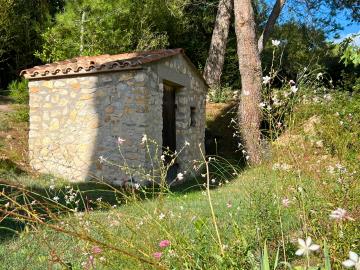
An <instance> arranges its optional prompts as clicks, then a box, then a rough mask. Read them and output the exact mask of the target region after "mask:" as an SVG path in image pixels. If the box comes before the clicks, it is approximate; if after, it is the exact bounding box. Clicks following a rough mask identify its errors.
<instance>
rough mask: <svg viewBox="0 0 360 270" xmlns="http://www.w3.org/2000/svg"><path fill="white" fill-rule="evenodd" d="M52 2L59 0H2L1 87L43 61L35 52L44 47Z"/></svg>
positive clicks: (0, 34) (0, 0)
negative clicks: (42, 43)
mask: <svg viewBox="0 0 360 270" xmlns="http://www.w3.org/2000/svg"><path fill="white" fill-rule="evenodd" d="M52 2H56V1H51V2H50V3H48V2H47V1H43V0H34V1H28V0H0V6H1V8H0V88H1V87H3V88H5V87H6V85H7V84H8V83H9V82H10V81H11V80H13V79H16V78H17V77H18V75H19V72H20V71H21V70H22V69H24V68H26V67H29V66H34V65H36V64H38V63H39V61H38V60H36V59H35V58H34V52H35V51H36V50H37V49H39V48H40V47H41V42H42V41H41V33H42V32H43V31H44V30H45V29H46V27H47V26H48V23H49V22H50V16H49V8H50V6H52V5H53V3H52Z"/></svg>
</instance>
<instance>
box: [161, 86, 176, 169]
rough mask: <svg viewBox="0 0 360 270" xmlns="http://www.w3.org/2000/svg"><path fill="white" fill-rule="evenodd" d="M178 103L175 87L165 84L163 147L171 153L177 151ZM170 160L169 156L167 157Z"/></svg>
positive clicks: (167, 160)
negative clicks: (176, 103) (176, 101)
mask: <svg viewBox="0 0 360 270" xmlns="http://www.w3.org/2000/svg"><path fill="white" fill-rule="evenodd" d="M175 113H176V105H175V87H173V86H170V85H166V84H164V96H163V113H162V115H163V130H162V139H163V145H162V146H163V149H164V151H166V150H165V149H167V148H168V149H169V150H170V152H171V153H174V152H175V151H176V114H175ZM166 162H169V158H167V159H166Z"/></svg>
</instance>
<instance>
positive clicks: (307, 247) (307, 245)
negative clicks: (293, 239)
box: [295, 237, 320, 256]
mask: <svg viewBox="0 0 360 270" xmlns="http://www.w3.org/2000/svg"><path fill="white" fill-rule="evenodd" d="M298 242H299V246H300V248H299V249H298V250H297V251H296V252H295V254H296V255H298V256H303V255H305V256H307V255H309V254H310V252H311V251H316V250H318V249H319V248H320V246H319V245H316V244H313V243H312V240H311V238H310V237H308V238H306V241H305V240H303V239H300V238H299V239H298Z"/></svg>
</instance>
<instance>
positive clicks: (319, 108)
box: [0, 97, 360, 270]
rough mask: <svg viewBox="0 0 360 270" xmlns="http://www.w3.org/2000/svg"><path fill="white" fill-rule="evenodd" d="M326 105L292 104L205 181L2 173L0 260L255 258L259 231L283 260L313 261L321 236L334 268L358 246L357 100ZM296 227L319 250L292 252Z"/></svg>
mask: <svg viewBox="0 0 360 270" xmlns="http://www.w3.org/2000/svg"><path fill="white" fill-rule="evenodd" d="M330 105H331V106H330ZM330 105H329V104H325V103H324V104H315V105H311V106H307V107H306V110H305V109H304V108H302V109H300V110H298V111H297V112H295V114H294V118H293V121H295V122H296V123H297V125H296V126H293V128H291V129H289V130H287V131H286V132H285V133H283V134H282V135H281V136H280V137H279V138H278V139H277V140H276V141H274V142H273V143H272V145H271V148H270V149H271V151H270V152H269V153H268V156H269V157H271V159H269V160H268V161H266V162H264V163H263V164H262V165H260V166H257V167H253V168H249V167H247V168H245V169H241V168H237V167H232V166H230V165H229V163H224V162H222V161H221V160H220V159H217V160H215V161H214V160H213V161H210V167H211V170H210V171H211V173H210V175H209V182H210V184H211V189H206V185H204V183H205V182H206V178H204V177H202V176H199V177H198V178H197V179H193V181H191V182H188V183H187V184H186V186H184V185H183V186H179V187H176V188H174V189H172V190H159V189H158V190H156V192H153V191H151V190H136V189H128V190H118V189H112V188H111V187H108V186H104V185H102V184H94V183H86V184H78V185H76V184H73V185H70V186H68V184H67V183H66V181H63V180H60V179H54V178H53V177H51V176H41V177H40V178H39V177H37V176H32V175H28V174H22V173H19V174H13V175H12V176H8V177H7V183H9V181H10V183H13V185H15V184H16V185H17V186H13V187H11V188H10V187H9V186H7V184H2V188H1V190H2V192H3V193H5V195H6V196H8V197H4V196H2V197H0V205H2V208H1V209H5V212H4V211H3V212H2V213H3V215H2V217H3V220H2V222H1V223H0V226H2V227H7V229H4V228H2V229H1V233H2V234H3V236H4V237H2V240H1V242H0V262H1V264H0V269H34V270H35V269H260V268H261V264H260V261H261V256H262V255H264V254H263V252H264V249H263V247H264V244H265V242H266V245H267V248H268V250H269V253H270V261H271V262H273V261H274V260H275V256H276V253H277V251H278V252H279V260H280V261H282V262H284V261H286V262H290V263H291V265H292V266H298V267H302V266H306V265H311V266H316V267H323V266H324V261H325V258H324V243H325V241H326V243H327V246H328V249H329V254H330V258H331V264H332V268H333V269H341V267H342V266H341V263H342V262H343V261H344V260H346V259H347V257H348V253H349V251H354V252H357V253H358V254H359V250H360V241H359V239H360V238H359V236H360V185H359V171H360V170H359V169H360V168H359V167H358V166H359V165H358V164H359V163H358V162H357V161H358V159H359V155H358V153H359V152H358V150H359V149H360V147H359V145H358V141H357V139H358V138H359V134H360V127H359V123H360V121H358V118H359V117H360V116H359V115H357V114H356V111H358V109H359V107H360V102H359V99H358V98H353V97H351V98H349V97H343V99H341V98H338V99H337V100H336V102H335V101H334V102H333V103H332V104H330ZM337 112H338V114H337ZM349 114H350V115H351V117H349ZM314 117H315V118H314ZM339 118H340V119H339ZM314 119H315V120H314ZM319 119H320V120H319ZM52 180H54V181H53V182H52ZM53 183H54V185H53ZM0 185H1V184H0ZM24 186H25V188H26V191H24V190H22V188H23V187H24ZM3 195H4V194H3ZM209 196H210V197H209ZM4 198H5V199H4ZM9 201H11V203H10V204H6V203H7V202H9ZM76 201H78V202H77V203H76ZM16 203H19V205H16ZM337 208H341V209H344V210H346V213H343V215H342V216H340V218H338V217H337V218H334V215H335V214H336V213H337V212H336V211H335V210H336V209H337ZM75 209H76V210H75ZM212 209H213V210H212ZM334 211H335V212H334ZM4 213H8V214H9V216H6V215H4ZM16 215H18V216H17V218H10V216H12V217H14V216H16ZM331 215H332V216H331ZM0 221H1V220H0ZM9 229H19V230H20V233H16V234H10V233H9ZM5 232H7V234H6V235H5ZM307 237H311V238H312V241H313V242H314V243H316V244H319V245H320V250H317V251H315V252H313V253H312V254H311V256H309V257H308V258H307V257H299V256H296V255H295V252H296V251H297V250H298V248H299V246H298V238H301V239H305V238H307ZM163 240H168V241H166V242H161V241H163ZM160 242H161V243H162V244H161V245H162V247H160V246H159V243H160ZM164 243H165V244H164ZM262 269H264V268H262ZM277 269H285V266H284V265H283V266H279V267H278V268H277ZM295 269H305V268H295ZM313 269H319V268H313Z"/></svg>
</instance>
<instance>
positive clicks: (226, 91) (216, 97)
mask: <svg viewBox="0 0 360 270" xmlns="http://www.w3.org/2000/svg"><path fill="white" fill-rule="evenodd" d="M236 93H237V92H235V91H233V90H232V88H231V87H228V86H227V87H222V86H220V85H219V86H214V87H213V88H211V89H210V90H209V93H208V98H209V101H210V102H213V103H227V102H229V101H231V100H232V99H234V97H236Z"/></svg>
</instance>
